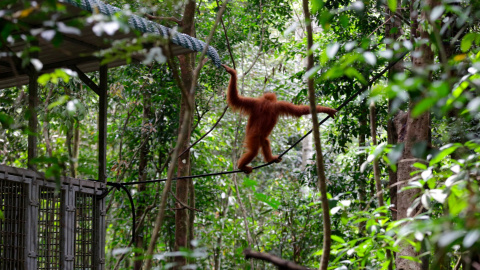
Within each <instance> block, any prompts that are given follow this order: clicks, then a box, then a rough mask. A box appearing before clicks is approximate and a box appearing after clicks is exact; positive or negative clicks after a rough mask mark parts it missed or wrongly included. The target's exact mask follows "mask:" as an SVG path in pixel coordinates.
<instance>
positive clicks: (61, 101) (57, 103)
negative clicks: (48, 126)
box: [48, 95, 69, 110]
mask: <svg viewBox="0 0 480 270" xmlns="http://www.w3.org/2000/svg"><path fill="white" fill-rule="evenodd" d="M68 99H69V96H67V95H63V96H61V97H59V98H58V99H57V100H56V101H54V102H52V103H51V104H50V105H48V109H49V110H51V109H52V108H55V107H57V106H60V105H63V104H65V103H66V102H67V101H68Z"/></svg>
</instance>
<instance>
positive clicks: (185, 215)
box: [174, 0, 196, 269]
mask: <svg viewBox="0 0 480 270" xmlns="http://www.w3.org/2000/svg"><path fill="white" fill-rule="evenodd" d="M195 6H196V3H195V1H194V0H190V1H188V2H187V3H186V5H185V9H184V12H183V17H182V27H183V29H182V32H183V33H185V34H187V35H190V36H194V34H195V28H194V27H195V26H194V19H195ZM178 59H179V61H180V74H181V79H182V82H183V85H184V87H185V89H188V90H190V89H192V86H193V76H194V75H193V69H194V61H195V58H194V56H192V55H182V56H179V57H178ZM187 93H188V95H189V96H185V95H182V103H181V107H180V123H184V124H186V125H187V126H186V127H185V128H184V130H185V131H186V134H185V136H186V137H187V140H185V141H184V142H183V144H182V145H180V151H181V152H183V151H184V150H186V149H187V148H188V145H189V142H190V137H191V131H192V127H191V126H192V124H191V123H192V119H193V107H192V108H190V109H191V110H192V114H190V115H187V114H186V111H187V109H188V108H187V107H189V106H190V105H191V106H193V102H194V92H191V91H187ZM189 101H191V102H190V105H187V103H188V102H189ZM187 117H188V119H187ZM177 167H178V170H177V176H188V175H190V150H188V151H186V152H185V153H184V154H182V155H181V156H180V157H179V158H178V160H177ZM190 181H191V180H189V181H177V182H176V188H175V192H176V195H175V196H176V198H177V199H178V200H179V201H181V203H182V204H185V205H188V199H189V186H190V183H189V182H190ZM191 186H192V187H193V184H192V185H191ZM191 192H193V191H191ZM192 194H193V193H192ZM176 208H177V210H175V251H179V250H180V248H187V247H188V246H189V244H188V243H189V241H191V240H193V239H188V236H189V234H190V235H193V228H190V229H189V227H188V225H189V222H190V218H189V214H190V215H192V216H193V215H194V214H195V213H194V212H193V211H190V212H188V211H189V210H188V209H187V208H185V207H182V206H181V205H180V204H177V205H176ZM192 219H193V217H192ZM189 231H191V233H189ZM174 261H175V262H176V263H177V265H176V266H175V267H176V269H180V268H181V267H182V266H184V265H186V264H187V260H186V258H185V257H183V256H176V257H175V258H174Z"/></svg>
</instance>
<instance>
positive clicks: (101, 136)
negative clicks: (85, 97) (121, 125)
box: [98, 65, 108, 183]
mask: <svg viewBox="0 0 480 270" xmlns="http://www.w3.org/2000/svg"><path fill="white" fill-rule="evenodd" d="M107 72H108V67H107V66H106V65H102V66H100V85H99V95H98V103H99V108H98V181H100V182H102V183H106V182H107V177H106V171H107V104H108V102H107V90H108V84H107V78H108V73H107Z"/></svg>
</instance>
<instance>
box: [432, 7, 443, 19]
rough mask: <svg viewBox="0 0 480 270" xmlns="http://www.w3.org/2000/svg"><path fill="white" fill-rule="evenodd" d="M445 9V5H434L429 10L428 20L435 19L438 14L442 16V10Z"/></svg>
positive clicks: (438, 16)
mask: <svg viewBox="0 0 480 270" xmlns="http://www.w3.org/2000/svg"><path fill="white" fill-rule="evenodd" d="M444 11H445V7H444V6H443V5H438V6H435V7H434V8H433V9H432V12H430V20H432V21H436V20H437V19H438V18H440V16H442V14H443V12H444Z"/></svg>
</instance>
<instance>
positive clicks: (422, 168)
mask: <svg viewBox="0 0 480 270" xmlns="http://www.w3.org/2000/svg"><path fill="white" fill-rule="evenodd" d="M412 166H413V167H415V168H419V169H421V170H426V169H427V165H425V164H423V163H420V162H415V163H414V164H413V165H412Z"/></svg>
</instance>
